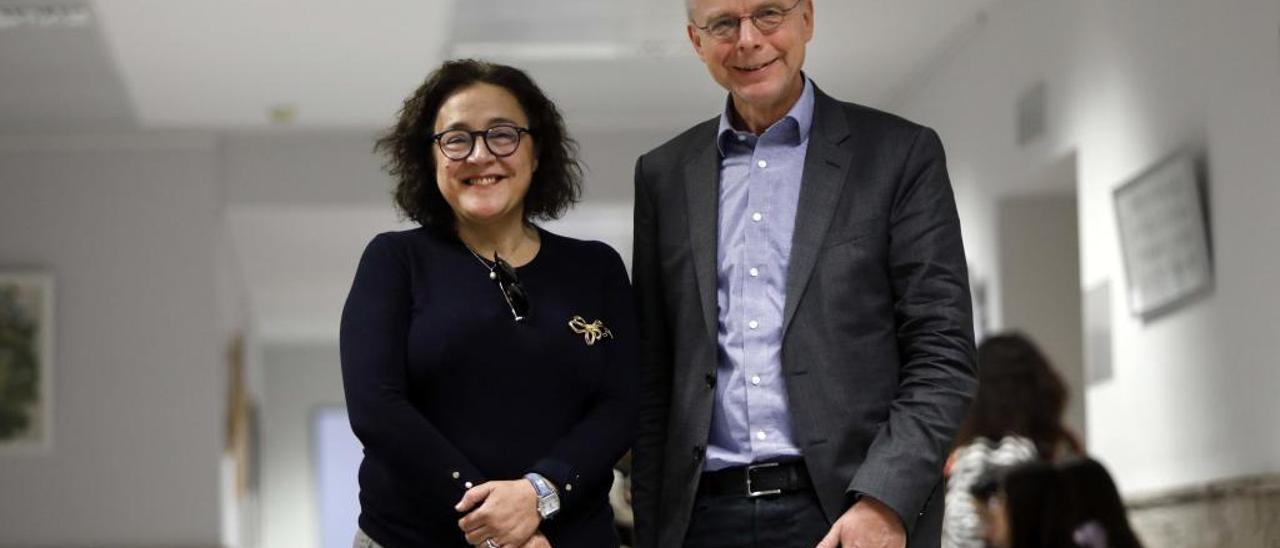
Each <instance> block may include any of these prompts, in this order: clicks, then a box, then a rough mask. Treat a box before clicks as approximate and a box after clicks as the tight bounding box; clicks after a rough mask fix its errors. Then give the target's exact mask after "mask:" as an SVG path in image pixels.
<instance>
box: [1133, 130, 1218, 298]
mask: <svg viewBox="0 0 1280 548" xmlns="http://www.w3.org/2000/svg"><path fill="white" fill-rule="evenodd" d="M1114 198H1115V210H1116V222H1117V225H1118V229H1119V234H1120V248H1121V252H1122V253H1123V254H1124V268H1125V277H1126V278H1127V279H1128V292H1127V296H1128V301H1129V310H1130V311H1131V312H1132V313H1134V314H1135V315H1138V316H1141V317H1143V318H1144V319H1146V318H1151V317H1153V316H1156V315H1159V314H1162V313H1164V312H1168V311H1171V310H1172V309H1174V308H1177V306H1178V305H1180V304H1182V303H1183V302H1185V301H1187V300H1188V299H1189V298H1191V297H1194V296H1196V295H1199V294H1201V293H1204V292H1207V291H1208V290H1209V289H1210V288H1211V287H1212V283H1213V265H1212V259H1211V256H1210V252H1209V226H1208V221H1207V216H1208V213H1207V210H1206V208H1205V205H1204V203H1205V200H1204V194H1203V186H1202V185H1201V181H1200V178H1199V176H1198V171H1197V169H1196V161H1195V157H1194V156H1193V155H1192V154H1190V153H1187V152H1183V153H1179V154H1177V155H1174V156H1172V157H1170V158H1168V159H1166V160H1164V161H1162V162H1160V163H1159V164H1157V165H1155V166H1154V167H1152V168H1151V169H1148V170H1147V171H1145V172H1143V173H1142V174H1141V175H1138V176H1137V177H1136V178H1134V179H1133V180H1132V181H1129V182H1128V183H1125V184H1124V185H1123V186H1121V187H1119V188H1117V189H1116V190H1115V193H1114Z"/></svg>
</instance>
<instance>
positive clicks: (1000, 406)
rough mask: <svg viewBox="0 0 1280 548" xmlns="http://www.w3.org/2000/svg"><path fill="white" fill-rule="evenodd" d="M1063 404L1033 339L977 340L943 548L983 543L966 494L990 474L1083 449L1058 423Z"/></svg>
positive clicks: (952, 468)
mask: <svg viewBox="0 0 1280 548" xmlns="http://www.w3.org/2000/svg"><path fill="white" fill-rule="evenodd" d="M1066 406H1067V387H1066V383H1064V382H1063V381H1062V378H1061V377H1060V376H1059V375H1058V373H1057V372H1056V371H1054V369H1053V366H1052V365H1050V364H1049V360H1048V359H1047V358H1045V356H1044V354H1043V353H1041V352H1040V349H1038V348H1036V345H1035V344H1034V343H1032V342H1031V339H1029V338H1027V337H1026V336H1025V335H1022V334H1019V333H1007V334H1001V335H995V336H991V337H988V338H987V339H985V340H983V341H982V344H980V345H979V346H978V393H977V396H976V397H975V398H974V401H973V404H972V405H971V406H970V409H969V416H968V418H967V419H966V420H965V422H964V424H963V425H962V426H961V427H960V432H959V434H958V435H957V436H956V450H955V451H953V452H952V454H951V458H950V459H948V465H947V477H948V479H947V493H946V499H945V500H946V504H945V506H944V508H945V510H944V516H943V535H942V545H943V547H944V548H979V547H981V546H982V545H983V541H982V530H981V522H980V520H979V519H978V515H977V513H976V510H977V508H975V505H974V502H973V499H972V497H971V496H970V494H969V488H970V486H972V485H973V484H974V482H975V481H976V480H977V479H978V478H979V477H981V476H982V475H983V474H984V472H985V471H986V470H987V469H988V468H990V467H992V466H1010V465H1014V464H1017V463H1020V462H1026V461H1030V460H1035V459H1042V460H1046V461H1052V460H1055V459H1058V458H1061V457H1063V456H1068V455H1075V454H1079V453H1080V452H1081V451H1082V448H1081V444H1080V442H1079V441H1078V440H1077V438H1076V436H1075V435H1074V434H1072V433H1071V431H1070V430H1069V429H1068V428H1067V427H1066V426H1064V425H1063V424H1062V415H1063V412H1064V411H1065V410H1066Z"/></svg>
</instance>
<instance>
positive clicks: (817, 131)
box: [782, 89, 854, 337]
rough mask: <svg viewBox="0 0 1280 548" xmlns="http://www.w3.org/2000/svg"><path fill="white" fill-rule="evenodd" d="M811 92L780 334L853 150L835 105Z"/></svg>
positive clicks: (800, 289) (802, 286) (804, 279)
mask: <svg viewBox="0 0 1280 548" xmlns="http://www.w3.org/2000/svg"><path fill="white" fill-rule="evenodd" d="M814 92H815V97H814V105H813V125H812V127H811V129H810V131H809V150H808V151H807V152H806V153H805V159H804V171H803V174H802V175H801V179H800V181H801V182H800V201H799V202H798V204H797V205H796V227H795V232H794V234H793V235H792V239H791V258H790V259H789V264H788V266H787V286H786V291H787V297H786V305H785V306H784V308H783V312H782V333H783V336H784V337H785V336H786V332H787V328H788V327H789V326H790V325H791V319H792V318H793V317H794V316H795V314H796V306H797V305H798V304H799V302H800V297H801V296H802V295H803V294H804V289H805V286H806V285H808V283H809V278H810V276H811V275H812V274H813V267H814V264H816V263H817V260H818V252H819V251H820V250H821V249H822V244H823V239H824V236H825V235H826V233H827V227H828V226H829V225H830V224H831V218H832V215H833V214H834V213H835V208H836V203H837V202H839V201H840V191H841V187H842V186H843V184H844V180H845V177H846V176H847V174H848V173H849V167H850V164H851V163H852V162H851V159H852V157H853V153H854V151H853V150H852V145H853V142H852V140H850V139H849V136H850V133H849V124H848V122H847V121H846V119H845V117H844V113H843V112H841V109H840V106H839V104H837V103H836V101H835V99H832V98H830V97H828V96H827V95H826V94H824V93H822V92H821V91H819V90H816V89H815V90H814Z"/></svg>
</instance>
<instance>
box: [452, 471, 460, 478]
mask: <svg viewBox="0 0 1280 548" xmlns="http://www.w3.org/2000/svg"><path fill="white" fill-rule="evenodd" d="M460 477H462V474H459V473H457V472H454V473H453V479H458V478H460Z"/></svg>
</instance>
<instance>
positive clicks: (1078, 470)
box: [970, 457, 1142, 548]
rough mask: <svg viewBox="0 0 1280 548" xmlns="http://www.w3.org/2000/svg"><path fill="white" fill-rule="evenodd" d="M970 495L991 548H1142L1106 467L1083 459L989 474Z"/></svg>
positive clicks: (1038, 463)
mask: <svg viewBox="0 0 1280 548" xmlns="http://www.w3.org/2000/svg"><path fill="white" fill-rule="evenodd" d="M970 493H971V494H972V496H973V498H974V500H975V501H976V502H977V508H978V514H979V515H980V516H981V523H982V531H983V544H982V546H986V547H990V548H1142V543H1141V542H1140V541H1139V540H1138V537H1137V535H1136V534H1134V532H1133V529H1132V527H1130V525H1129V520H1128V517H1127V515H1126V512H1125V508H1124V504H1123V502H1122V501H1121V499H1120V494H1119V491H1118V490H1117V489H1116V486H1115V483H1114V482H1113V481H1112V480H1111V475H1110V474H1108V473H1107V470H1106V468H1105V467H1103V466H1102V464H1101V463H1099V462H1098V461H1096V460H1093V459H1091V458H1087V457H1071V458H1068V459H1066V460H1064V461H1061V462H1057V463H1050V462H1047V461H1033V462H1028V463H1023V464H1019V465H1016V466H1013V467H1007V468H993V469H990V470H989V471H988V472H987V474H985V475H984V477H983V479H981V480H979V481H978V482H976V483H975V484H974V485H973V486H972V487H971V488H970Z"/></svg>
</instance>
